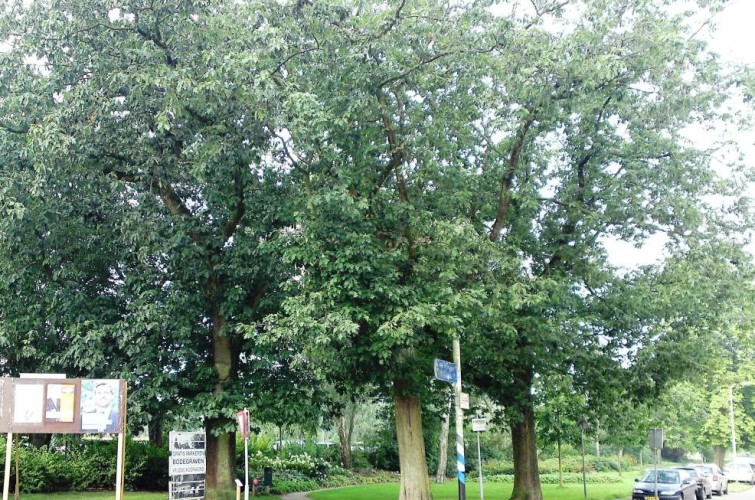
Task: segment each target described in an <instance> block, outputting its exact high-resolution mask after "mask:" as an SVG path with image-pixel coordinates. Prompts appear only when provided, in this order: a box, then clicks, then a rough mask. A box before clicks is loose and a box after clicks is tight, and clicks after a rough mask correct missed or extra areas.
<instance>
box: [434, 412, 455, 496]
mask: <svg viewBox="0 0 755 500" xmlns="http://www.w3.org/2000/svg"><path fill="white" fill-rule="evenodd" d="M452 405H453V401H452V400H449V401H448V406H447V407H446V412H445V413H444V414H443V420H442V421H441V423H440V438H439V439H440V443H439V444H440V446H439V447H438V448H439V451H438V470H437V471H435V482H436V483H441V484H442V483H444V482H446V467H447V466H448V431H449V429H450V428H451V406H452Z"/></svg>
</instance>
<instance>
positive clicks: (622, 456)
mask: <svg viewBox="0 0 755 500" xmlns="http://www.w3.org/2000/svg"><path fill="white" fill-rule="evenodd" d="M623 458H624V448H619V477H621V476H622V475H623V474H622V470H621V469H623V468H624V466H623V465H622V462H623V461H624V460H623Z"/></svg>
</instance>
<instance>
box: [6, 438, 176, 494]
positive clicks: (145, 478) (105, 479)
mask: <svg viewBox="0 0 755 500" xmlns="http://www.w3.org/2000/svg"><path fill="white" fill-rule="evenodd" d="M127 447H128V448H127V449H128V451H127V454H126V464H125V467H126V477H125V484H126V488H127V489H128V490H153V489H167V486H168V476H167V472H168V458H167V457H168V452H167V450H165V449H164V448H157V447H154V446H152V445H150V444H148V443H140V442H129V443H128V445H127ZM116 451H117V443H116V442H114V441H82V442H81V444H79V445H78V446H76V447H70V448H68V449H66V450H65V451H57V450H51V449H49V448H47V447H41V448H34V447H30V446H23V447H22V448H21V450H20V464H21V466H20V480H21V491H23V492H28V493H35V492H56V491H86V490H102V489H112V488H114V484H115V475H116ZM4 459H5V455H2V458H0V460H1V461H2V462H4ZM0 465H4V464H2V463H0ZM0 469H1V470H4V468H0Z"/></svg>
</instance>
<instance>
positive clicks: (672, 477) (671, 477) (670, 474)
mask: <svg viewBox="0 0 755 500" xmlns="http://www.w3.org/2000/svg"><path fill="white" fill-rule="evenodd" d="M642 482H643V483H654V482H655V471H653V470H651V471H649V472H648V473H647V474H645V477H643V478H642ZM680 482H681V481H679V473H678V472H676V471H671V470H659V471H658V483H659V484H679V483H680Z"/></svg>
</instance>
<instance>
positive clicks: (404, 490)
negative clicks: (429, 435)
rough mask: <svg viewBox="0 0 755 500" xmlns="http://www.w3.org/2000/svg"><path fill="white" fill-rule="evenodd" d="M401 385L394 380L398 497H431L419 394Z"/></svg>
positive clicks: (402, 499) (409, 499)
mask: <svg viewBox="0 0 755 500" xmlns="http://www.w3.org/2000/svg"><path fill="white" fill-rule="evenodd" d="M403 387H404V384H403V382H402V381H400V380H396V381H394V382H393V403H394V405H395V408H396V435H397V437H398V455H399V466H400V468H401V484H400V492H399V500H431V499H432V496H431V494H430V478H429V476H428V473H427V461H426V460H425V441H424V438H423V436H422V413H421V411H420V401H419V397H418V396H417V395H414V394H404V392H403V390H402V389H403Z"/></svg>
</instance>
